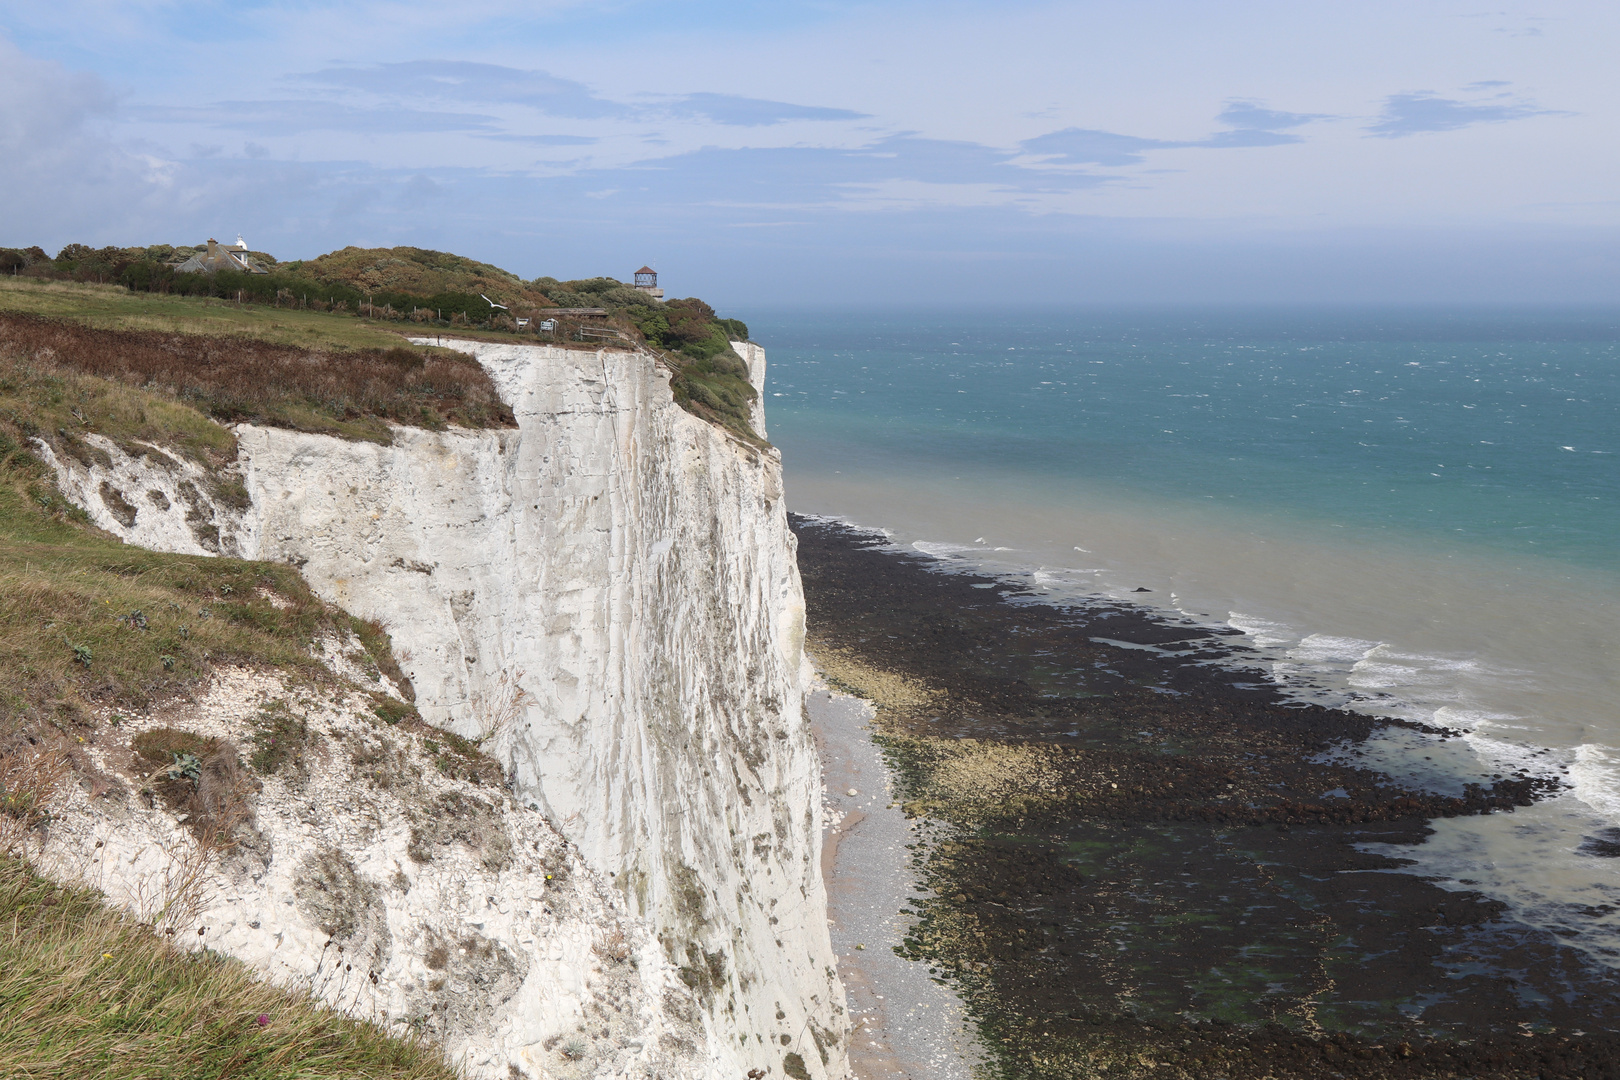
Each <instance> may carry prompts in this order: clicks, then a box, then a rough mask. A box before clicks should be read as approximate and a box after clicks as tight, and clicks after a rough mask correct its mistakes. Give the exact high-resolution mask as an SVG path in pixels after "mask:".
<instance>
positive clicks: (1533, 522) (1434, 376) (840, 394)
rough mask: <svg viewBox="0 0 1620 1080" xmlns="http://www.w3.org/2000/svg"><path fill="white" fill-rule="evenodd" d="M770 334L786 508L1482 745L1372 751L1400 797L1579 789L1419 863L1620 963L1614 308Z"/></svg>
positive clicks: (888, 323) (942, 315) (1437, 832)
mask: <svg viewBox="0 0 1620 1080" xmlns="http://www.w3.org/2000/svg"><path fill="white" fill-rule="evenodd" d="M748 321H749V325H750V329H751V331H752V337H753V339H754V340H755V341H758V342H760V343H762V344H763V345H764V346H765V348H766V351H767V355H768V359H769V368H768V374H767V382H766V387H765V391H764V392H765V405H766V410H767V419H768V435H769V438H770V440H771V441H772V442H773V443H775V444H776V445H777V446H779V447H780V448H781V450H782V454H783V461H784V467H785V474H786V485H787V502H788V506H789V509H791V510H793V511H795V512H797V513H801V514H807V515H817V516H824V517H827V518H832V519H836V520H839V521H843V522H847V523H849V524H852V525H855V526H859V527H861V528H866V529H872V530H877V531H880V532H882V533H883V534H885V535H886V536H887V537H888V539H889V541H890V542H892V543H893V544H895V545H898V546H900V547H902V548H906V549H909V550H912V551H916V552H920V553H922V554H925V555H928V556H932V557H934V558H936V559H937V560H939V565H940V567H941V568H942V569H945V570H951V569H959V570H963V571H967V572H974V573H987V574H992V575H996V576H1000V577H1004V578H1006V579H1008V580H1012V581H1017V582H1020V583H1022V584H1024V585H1026V586H1028V587H1029V588H1031V589H1034V590H1036V591H1038V592H1039V593H1041V594H1042V595H1045V596H1048V597H1049V598H1050V599H1051V600H1052V601H1053V602H1054V603H1066V602H1075V601H1082V600H1084V599H1086V598H1088V597H1099V596H1101V597H1108V598H1111V599H1114V600H1119V601H1128V602H1131V603H1138V604H1145V605H1149V606H1152V607H1155V608H1158V609H1160V610H1161V611H1162V612H1163V613H1164V615H1165V616H1166V617H1168V618H1174V619H1178V620H1192V621H1194V622H1197V623H1199V624H1201V625H1206V626H1211V627H1218V628H1223V629H1229V630H1237V631H1241V633H1242V635H1243V637H1242V639H1241V640H1242V641H1244V642H1245V643H1247V644H1248V645H1249V646H1250V647H1251V649H1252V650H1253V657H1254V662H1255V663H1257V664H1259V665H1261V666H1263V667H1265V668H1267V669H1269V671H1270V672H1271V673H1272V674H1273V676H1274V677H1275V678H1276V679H1277V680H1278V681H1279V682H1280V683H1281V684H1282V685H1284V686H1285V687H1286V688H1287V689H1288V691H1289V692H1290V693H1291V694H1293V695H1295V696H1297V697H1299V698H1301V699H1304V700H1312V701H1318V702H1322V703H1325V704H1332V705H1337V706H1342V707H1345V708H1349V709H1354V710H1359V711H1362V712H1366V713H1370V714H1374V715H1381V716H1393V717H1401V718H1405V719H1411V720H1417V721H1422V722H1425V723H1428V724H1431V725H1435V726H1439V727H1444V728H1447V729H1451V730H1453V731H1461V732H1463V733H1464V737H1463V738H1461V739H1438V738H1431V737H1428V736H1425V735H1423V734H1422V733H1421V732H1414V731H1412V730H1411V729H1409V728H1393V729H1385V730H1386V731H1387V732H1388V734H1386V735H1384V736H1382V737H1380V738H1379V739H1378V741H1377V743H1376V745H1373V746H1371V747H1367V748H1364V749H1365V750H1367V751H1369V752H1370V754H1371V757H1372V760H1373V761H1374V762H1375V763H1376V764H1377V765H1378V766H1379V767H1381V768H1383V769H1384V771H1386V772H1388V773H1389V774H1391V775H1392V776H1398V777H1400V778H1402V779H1403V780H1406V781H1407V782H1411V783H1418V784H1421V785H1424V786H1427V787H1429V788H1432V789H1434V790H1436V791H1443V792H1460V791H1461V789H1462V785H1463V784H1465V783H1471V782H1481V781H1483V782H1484V783H1487V784H1488V783H1489V782H1490V777H1492V776H1503V775H1509V774H1511V773H1513V772H1515V771H1516V770H1518V769H1521V768H1522V769H1529V770H1530V771H1532V772H1533V773H1536V774H1538V775H1544V776H1548V777H1552V778H1555V779H1557V780H1559V781H1560V782H1561V784H1562V785H1563V786H1562V787H1561V788H1560V790H1559V793H1558V794H1556V795H1555V796H1553V797H1551V798H1548V799H1546V800H1545V801H1543V802H1540V803H1538V804H1537V805H1535V806H1533V807H1530V808H1527V809H1521V810H1519V811H1518V812H1516V813H1512V814H1493V815H1489V816H1484V817H1470V818H1451V819H1441V820H1436V821H1435V822H1433V823H1432V824H1433V830H1434V831H1433V834H1432V835H1431V836H1430V838H1429V839H1428V840H1427V841H1426V842H1425V843H1423V844H1422V845H1420V846H1418V847H1416V848H1412V847H1403V848H1401V849H1400V850H1399V852H1398V855H1399V856H1400V857H1401V858H1403V859H1406V860H1409V862H1408V864H1407V866H1408V869H1409V871H1410V872H1412V873H1417V874H1422V875H1424V876H1426V877H1430V878H1433V879H1436V881H1437V882H1438V883H1439V884H1441V885H1442V886H1443V887H1446V888H1453V889H1457V890H1470V891H1477V892H1481V893H1484V894H1486V895H1487V896H1490V897H1492V898H1495V899H1498V900H1501V901H1503V902H1504V903H1506V904H1507V905H1508V906H1509V909H1510V911H1511V912H1512V914H1513V915H1514V916H1516V917H1517V918H1519V919H1521V920H1522V921H1524V922H1526V923H1528V924H1530V925H1533V926H1537V927H1541V928H1545V929H1549V930H1552V931H1554V932H1556V933H1558V934H1560V936H1562V937H1563V938H1564V939H1565V940H1566V941H1567V942H1568V943H1570V944H1572V945H1574V946H1576V947H1579V948H1582V949H1584V950H1586V951H1587V952H1588V954H1589V955H1591V956H1592V957H1594V958H1595V959H1597V960H1598V961H1600V962H1601V963H1604V964H1607V965H1610V966H1615V967H1620V308H1607V309H1593V308H1531V307H1501V308H1464V307H1446V308H1440V307H1417V306H1411V307H1387V308H1365V307H1358V308H1349V307H1344V308H1312V309H1306V308H1147V307H1144V308H1132V309H1118V308H1115V309H1085V308H1077V309H1072V310H1062V311H1057V310H1041V311H1023V312H1019V311H1006V310H1002V309H997V308H995V307H994V306H993V305H983V306H978V307H976V306H974V305H963V306H961V307H958V308H956V309H953V310H951V311H949V312H944V311H886V312H881V313H879V312H873V311H836V310H826V311H792V312H786V311H782V312H770V311H767V312H763V313H761V312H751V313H750V317H749V320H748ZM1356 760H1357V762H1358V763H1362V764H1365V763H1368V761H1369V757H1368V756H1367V755H1366V754H1364V755H1363V756H1361V757H1359V758H1357V759H1356Z"/></svg>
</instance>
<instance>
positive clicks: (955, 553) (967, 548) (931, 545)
mask: <svg viewBox="0 0 1620 1080" xmlns="http://www.w3.org/2000/svg"><path fill="white" fill-rule="evenodd" d="M911 546H912V548H913V549H915V550H917V551H920V552H922V553H923V554H924V555H928V556H932V557H933V558H936V559H959V558H961V557H962V556H963V555H967V554H970V553H971V554H978V553H979V551H980V550H981V549H979V548H976V547H974V546H973V545H972V544H947V543H941V542H939V541H935V540H913V541H912V542H911Z"/></svg>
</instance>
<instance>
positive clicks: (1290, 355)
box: [752, 311, 1620, 571]
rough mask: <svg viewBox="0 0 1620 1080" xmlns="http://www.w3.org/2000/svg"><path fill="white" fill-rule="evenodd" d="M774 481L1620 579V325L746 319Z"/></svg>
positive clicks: (1339, 317) (1218, 316)
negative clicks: (991, 485) (994, 492)
mask: <svg viewBox="0 0 1620 1080" xmlns="http://www.w3.org/2000/svg"><path fill="white" fill-rule="evenodd" d="M752 323H753V329H754V334H755V337H756V339H758V340H761V341H763V342H765V343H766V345H767V348H768V352H769V356H770V362H771V386H770V387H769V390H768V394H769V395H770V396H768V398H767V402H766V404H767V407H768V409H769V415H770V431H771V436H772V439H773V441H775V442H776V443H778V444H779V445H780V446H781V447H782V448H783V450H784V453H785V454H786V461H787V467H788V472H789V476H790V478H791V476H792V475H793V473H794V472H795V471H801V470H802V471H808V472H817V471H820V472H830V471H832V470H837V469H840V468H843V467H846V466H847V467H852V468H857V469H858V468H861V467H862V465H863V464H866V463H870V462H871V461H873V459H874V458H882V459H886V460H887V461H888V462H889V463H891V464H892V465H895V466H897V467H899V468H901V469H906V470H910V469H917V470H920V471H925V472H929V471H935V472H937V471H939V470H941V469H946V468H949V469H957V470H959V469H967V470H969V471H970V472H972V473H978V474H981V475H986V474H1001V475H1003V476H1004V477H1009V478H1017V479H1020V480H1022V481H1024V482H1028V483H1031V484H1036V483H1038V484H1040V485H1042V486H1044V487H1046V488H1047V489H1048V490H1049V491H1052V492H1053V497H1057V498H1061V497H1062V491H1061V489H1062V488H1064V487H1066V486H1074V485H1079V486H1084V487H1089V488H1090V489H1092V490H1099V489H1104V488H1115V489H1118V490H1120V491H1122V492H1132V493H1134V494H1135V496H1136V497H1139V498H1141V497H1145V498H1149V499H1158V500H1164V501H1176V500H1187V501H1191V500H1219V501H1220V502H1222V503H1223V504H1226V506H1227V507H1228V508H1229V509H1230V510H1232V511H1233V512H1235V513H1239V514H1263V515H1267V516H1277V517H1284V518H1294V519H1298V520H1300V521H1307V522H1309V521H1314V522H1331V523H1335V524H1338V525H1342V526H1349V527H1354V528H1356V529H1358V530H1366V531H1370V532H1377V533H1382V534H1386V535H1389V536H1392V537H1399V536H1401V535H1402V534H1407V535H1409V536H1410V537H1411V538H1412V539H1413V540H1416V538H1418V537H1421V536H1434V535H1439V536H1443V537H1444V538H1445V539H1446V540H1448V541H1460V542H1462V543H1464V544H1469V545H1479V546H1481V547H1483V548H1487V549H1491V550H1496V551H1504V552H1512V553H1517V554H1525V555H1534V556H1539V557H1547V558H1553V559H1563V560H1568V561H1570V562H1572V563H1576V564H1580V565H1584V566H1590V567H1595V568H1602V569H1606V570H1611V571H1613V570H1617V569H1620V544H1617V543H1616V542H1615V538H1616V537H1617V536H1620V423H1617V421H1616V411H1617V409H1620V312H1617V311H1609V312H1592V311H1586V312H1554V311H1522V312H1507V313H1491V312H1467V311H1427V312H1424V311H1393V312H1378V311H1363V312H1271V313H1268V312H1255V311H1246V312H1186V311H1179V312H1178V311H1161V312H1130V313H1084V312H1082V313H1073V314H1050V313H1048V314H1039V315H1035V314H1031V315H1018V316H1000V317H995V318H979V317H976V318H973V319H971V320H967V319H951V318H945V317H942V316H939V315H914V316H889V317H873V316H870V315H868V316H851V315H837V314H833V315H826V316H817V317H806V316H802V315H800V316H776V317H771V316H767V317H765V318H760V317H758V316H755V317H754V318H753V319H752Z"/></svg>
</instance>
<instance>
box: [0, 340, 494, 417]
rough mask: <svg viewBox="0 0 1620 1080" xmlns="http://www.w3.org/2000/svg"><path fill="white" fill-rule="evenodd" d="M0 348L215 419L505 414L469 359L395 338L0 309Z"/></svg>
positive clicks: (46, 367) (50, 369) (50, 370)
mask: <svg viewBox="0 0 1620 1080" xmlns="http://www.w3.org/2000/svg"><path fill="white" fill-rule="evenodd" d="M0 354H5V355H8V356H9V357H10V358H11V361H12V362H13V363H18V362H21V363H26V364H29V365H30V366H32V367H33V368H35V369H37V370H39V371H41V372H43V373H46V374H55V373H76V374H80V375H91V376H96V377H98V378H101V379H106V380H109V381H111V382H114V383H119V384H123V385H125V386H135V387H141V388H143V389H145V390H147V391H149V392H152V393H154V394H156V395H158V396H160V397H167V398H170V399H173V400H176V401H179V402H184V403H186V404H189V405H192V406H194V407H195V408H196V409H197V410H198V411H200V412H202V413H205V414H206V415H208V416H210V417H212V418H213V419H215V420H217V421H220V422H224V423H231V422H251V423H259V424H266V425H270V426H274V427H288V428H293V429H295V430H298V431H311V432H321V433H325V434H331V435H339V436H343V437H346V438H359V439H368V440H371V441H375V442H383V443H386V442H388V441H389V438H390V437H389V431H388V422H390V421H391V422H393V423H397V424H407V425H412V426H417V427H428V428H434V429H437V428H442V427H444V426H445V425H447V424H456V425H459V426H462V427H472V428H481V427H509V426H512V424H513V419H512V412H511V410H510V409H509V408H507V407H506V406H505V405H504V404H502V403H501V400H500V396H499V395H498V394H497V393H496V390H495V384H494V383H493V382H492V381H491V380H490V378H489V375H488V373H487V372H485V371H484V369H483V368H482V367H480V366H479V364H478V363H477V362H476V361H474V360H472V359H470V358H468V357H462V356H456V355H448V354H444V353H441V352H436V351H431V350H420V349H410V348H405V347H403V346H400V347H395V348H389V349H348V350H341V349H332V350H324V351H311V350H309V349H303V348H298V347H295V346H290V345H282V344H277V343H274V342H269V341H261V340H257V339H254V338H251V337H239V336H201V335H191V334H174V333H165V332H161V331H145V330H98V329H92V328H90V327H87V326H83V325H80V324H78V323H75V322H68V321H64V320H60V319H50V318H44V317H41V316H37V315H28V314H21V313H13V312H0Z"/></svg>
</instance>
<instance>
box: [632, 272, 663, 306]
mask: <svg viewBox="0 0 1620 1080" xmlns="http://www.w3.org/2000/svg"><path fill="white" fill-rule="evenodd" d="M636 289H637V290H638V291H640V292H644V293H646V294H647V295H648V296H650V297H652V298H653V299H654V300H662V299H663V298H664V290H663V289H660V288H659V287H658V271H656V270H654V269H653V268H652V267H650V266H643V267H642V268H641V269H640V270H637V271H636Z"/></svg>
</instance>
